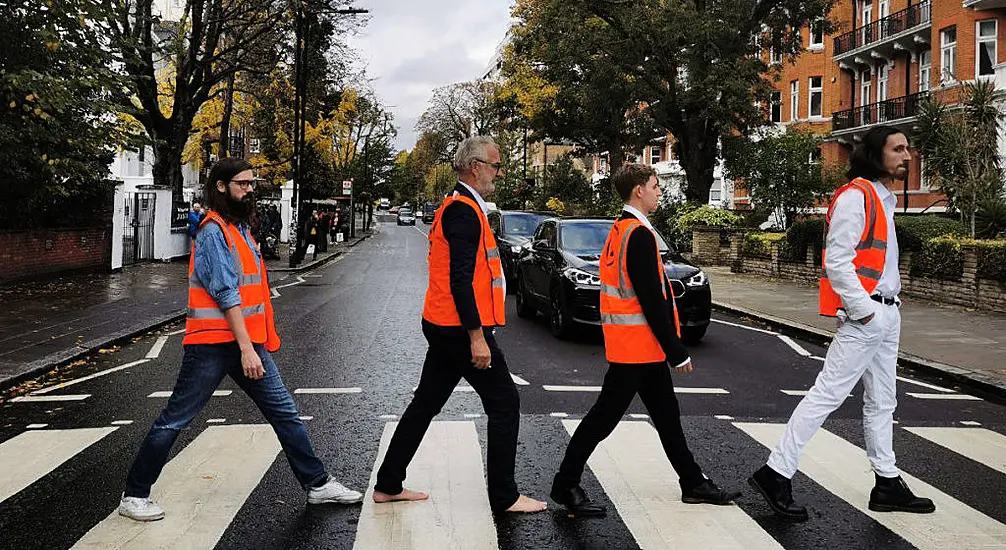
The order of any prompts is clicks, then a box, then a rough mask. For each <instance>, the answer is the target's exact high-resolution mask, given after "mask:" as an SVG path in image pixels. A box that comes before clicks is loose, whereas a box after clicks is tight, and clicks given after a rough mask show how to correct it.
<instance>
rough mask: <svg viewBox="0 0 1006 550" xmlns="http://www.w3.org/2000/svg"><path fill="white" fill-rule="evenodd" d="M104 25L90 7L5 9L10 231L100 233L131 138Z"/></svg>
mask: <svg viewBox="0 0 1006 550" xmlns="http://www.w3.org/2000/svg"><path fill="white" fill-rule="evenodd" d="M103 18H104V13H103V12H102V11H101V9H100V6H98V5H96V4H95V3H93V2H88V1H83V0H66V1H63V2H50V3H48V4H47V5H46V6H45V7H44V8H43V7H40V5H39V4H38V3H37V2H30V1H25V0H14V1H12V2H6V3H4V4H3V5H2V6H0V67H2V69H0V100H2V104H0V105H2V110H0V194H2V196H3V200H2V201H0V228H3V229H20V228H29V227H37V226H57V225H67V224H69V225H74V224H90V223H93V222H94V221H95V220H94V219H93V217H94V214H95V213H97V212H105V211H106V209H107V207H108V196H107V192H108V190H109V186H108V184H107V183H106V180H107V178H108V166H109V164H111V162H112V158H113V156H114V150H115V146H116V145H118V143H119V142H120V140H121V139H122V138H123V136H122V135H121V132H120V131H119V126H118V124H117V121H116V120H115V117H114V114H113V113H114V111H113V108H114V101H113V99H112V98H111V97H110V95H109V92H108V91H109V90H111V89H115V88H116V86H118V85H119V81H118V78H117V75H115V74H114V73H113V72H112V71H111V69H110V67H111V58H110V56H109V55H108V54H107V52H106V51H105V48H104V47H103V43H102V36H103V34H104V33H105V32H106V29H105V28H104V27H103V25H102V24H101V23H100V21H101V20H102V19H103ZM81 21H91V22H94V21H97V23H94V24H82V23H81Z"/></svg>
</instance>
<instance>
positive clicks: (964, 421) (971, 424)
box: [961, 420, 982, 426]
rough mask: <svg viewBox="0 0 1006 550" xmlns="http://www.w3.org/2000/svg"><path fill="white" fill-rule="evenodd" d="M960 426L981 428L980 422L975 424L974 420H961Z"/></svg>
mask: <svg viewBox="0 0 1006 550" xmlns="http://www.w3.org/2000/svg"><path fill="white" fill-rule="evenodd" d="M961 424H963V425H965V426H981V425H982V423H981V422H975V421H974V420H961Z"/></svg>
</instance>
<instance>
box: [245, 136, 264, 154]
mask: <svg viewBox="0 0 1006 550" xmlns="http://www.w3.org/2000/svg"><path fill="white" fill-rule="evenodd" d="M248 152H249V153H251V154H253V155H258V154H260V153H262V140H260V139H258V138H251V139H250V140H248Z"/></svg>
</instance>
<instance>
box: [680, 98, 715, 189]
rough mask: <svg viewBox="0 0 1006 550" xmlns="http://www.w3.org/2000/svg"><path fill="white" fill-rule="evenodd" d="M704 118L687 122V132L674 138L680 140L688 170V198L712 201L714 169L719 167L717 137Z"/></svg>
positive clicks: (682, 161)
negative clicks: (710, 192)
mask: <svg viewBox="0 0 1006 550" xmlns="http://www.w3.org/2000/svg"><path fill="white" fill-rule="evenodd" d="M706 125H707V121H706V119H704V118H695V119H688V120H686V121H685V132H683V133H682V135H680V136H679V135H675V136H674V137H675V138H676V139H677V140H678V141H679V142H680V146H679V148H678V151H679V154H680V155H681V166H682V168H684V169H685V179H686V181H687V183H688V185H687V186H686V188H685V200H687V201H688V202H694V203H698V204H706V203H708V202H709V190H710V189H712V187H713V170H714V169H715V168H716V153H717V136H716V133H715V132H712V131H708V130H706Z"/></svg>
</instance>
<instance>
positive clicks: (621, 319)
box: [601, 313, 649, 326]
mask: <svg viewBox="0 0 1006 550" xmlns="http://www.w3.org/2000/svg"><path fill="white" fill-rule="evenodd" d="M601 324H604V325H621V326H634V325H646V326H649V325H648V324H647V322H646V316H645V315H643V314H642V313H602V314H601Z"/></svg>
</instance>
